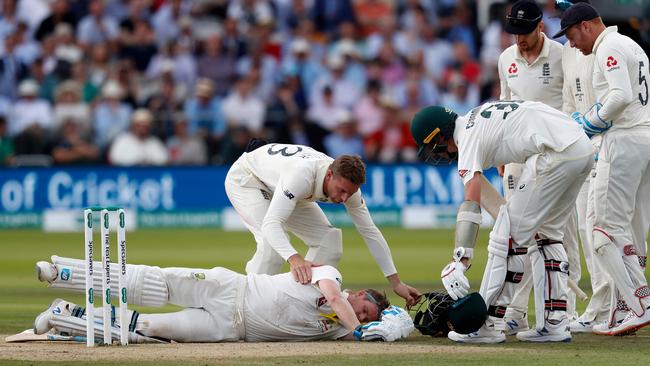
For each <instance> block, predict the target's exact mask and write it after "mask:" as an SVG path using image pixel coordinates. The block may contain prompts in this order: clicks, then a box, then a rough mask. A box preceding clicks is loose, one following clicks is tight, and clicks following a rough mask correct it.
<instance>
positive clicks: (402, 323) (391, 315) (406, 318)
mask: <svg viewBox="0 0 650 366" xmlns="http://www.w3.org/2000/svg"><path fill="white" fill-rule="evenodd" d="M381 321H382V322H384V321H390V322H393V323H395V325H396V326H397V327H398V328H399V330H400V331H401V332H402V336H401V337H400V338H406V337H408V336H409V334H411V332H413V331H414V330H415V326H414V325H413V319H411V316H410V315H409V313H408V312H407V311H406V310H404V309H403V308H401V307H399V306H395V305H391V306H389V307H387V308H386V309H384V311H382V312H381Z"/></svg>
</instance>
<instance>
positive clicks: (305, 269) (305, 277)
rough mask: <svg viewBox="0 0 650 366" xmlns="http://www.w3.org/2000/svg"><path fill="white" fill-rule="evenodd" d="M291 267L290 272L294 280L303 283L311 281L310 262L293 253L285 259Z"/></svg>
mask: <svg viewBox="0 0 650 366" xmlns="http://www.w3.org/2000/svg"><path fill="white" fill-rule="evenodd" d="M287 262H289V266H290V267H291V274H292V275H293V279H294V280H295V281H296V282H300V283H302V284H303V285H305V284H308V283H310V282H311V267H312V265H313V263H312V262H310V261H307V260H305V259H304V258H303V257H302V256H301V255H300V254H297V253H296V254H294V255H292V256H291V257H289V259H288V260H287Z"/></svg>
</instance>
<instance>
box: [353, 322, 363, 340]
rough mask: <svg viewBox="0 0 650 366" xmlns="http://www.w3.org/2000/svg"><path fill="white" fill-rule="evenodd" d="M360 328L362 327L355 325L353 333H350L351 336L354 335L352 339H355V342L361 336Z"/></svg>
mask: <svg viewBox="0 0 650 366" xmlns="http://www.w3.org/2000/svg"><path fill="white" fill-rule="evenodd" d="M362 327H363V325H361V324H359V325H357V327H356V328H354V331H353V332H352V335H354V339H356V340H357V341H360V340H361V335H362V334H363V331H361V328H362Z"/></svg>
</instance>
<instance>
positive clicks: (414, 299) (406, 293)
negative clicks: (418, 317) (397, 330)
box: [386, 273, 422, 309]
mask: <svg viewBox="0 0 650 366" xmlns="http://www.w3.org/2000/svg"><path fill="white" fill-rule="evenodd" d="M386 279H388V283H390V287H391V288H392V289H393V291H394V292H395V293H396V294H397V295H398V296H399V297H401V298H403V299H404V300H405V301H406V308H407V309H408V308H410V307H411V306H413V305H415V304H417V303H418V302H419V301H420V296H422V294H421V293H420V291H418V290H417V289H415V288H413V287H411V286H409V285H407V284H405V283H404V282H402V281H401V280H400V278H399V275H398V274H397V273H395V274H392V275H390V276H388V277H386Z"/></svg>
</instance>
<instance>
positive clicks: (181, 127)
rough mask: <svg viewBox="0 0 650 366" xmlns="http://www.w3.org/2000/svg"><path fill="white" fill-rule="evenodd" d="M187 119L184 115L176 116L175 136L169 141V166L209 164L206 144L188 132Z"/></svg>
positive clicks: (178, 114)
mask: <svg viewBox="0 0 650 366" xmlns="http://www.w3.org/2000/svg"><path fill="white" fill-rule="evenodd" d="M187 126H188V123H187V118H186V117H185V115H184V114H183V113H176V115H175V116H174V134H173V135H172V136H170V137H169V139H168V140H167V153H168V156H169V164H172V165H204V164H206V163H207V162H208V150H207V147H206V146H205V142H204V141H203V140H202V139H201V138H199V137H198V136H195V135H194V136H192V135H190V134H189V132H188V128H187Z"/></svg>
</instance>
